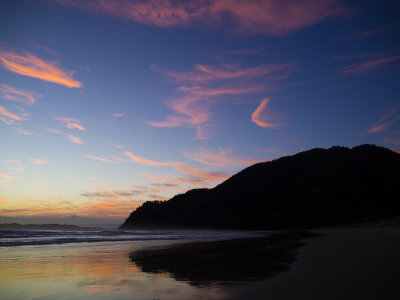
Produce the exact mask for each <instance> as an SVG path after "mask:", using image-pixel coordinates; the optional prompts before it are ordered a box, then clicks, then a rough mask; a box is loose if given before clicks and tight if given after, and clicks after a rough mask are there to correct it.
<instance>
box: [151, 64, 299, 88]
mask: <svg viewBox="0 0 400 300" xmlns="http://www.w3.org/2000/svg"><path fill="white" fill-rule="evenodd" d="M294 66H295V64H294V63H274V64H264V65H259V66H255V67H242V66H240V65H238V64H224V65H223V66H221V67H217V66H213V65H202V64H197V65H195V66H194V67H193V70H191V71H188V72H176V71H168V70H164V69H162V68H159V67H158V66H157V65H155V64H153V65H152V69H153V70H155V71H159V72H161V73H164V74H166V75H168V76H169V77H170V78H173V79H174V80H176V81H177V82H178V83H182V82H184V83H195V84H199V83H206V82H210V81H217V80H226V79H238V78H241V79H252V78H257V77H262V76H266V75H272V74H276V73H277V72H281V71H284V72H287V71H288V70H293V68H294Z"/></svg>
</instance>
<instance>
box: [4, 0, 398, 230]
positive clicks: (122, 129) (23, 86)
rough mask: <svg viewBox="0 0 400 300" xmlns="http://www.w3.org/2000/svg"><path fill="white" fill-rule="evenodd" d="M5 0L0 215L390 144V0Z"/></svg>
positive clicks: (33, 212) (79, 208) (105, 203)
mask: <svg viewBox="0 0 400 300" xmlns="http://www.w3.org/2000/svg"><path fill="white" fill-rule="evenodd" d="M3 2H4V1H3ZM3 2H2V3H1V4H0V24H1V26H0V32H1V40H0V76H1V80H0V135H1V140H2V143H1V151H0V216H4V217H31V218H36V219H37V220H39V219H40V218H43V217H57V218H66V217H69V216H78V217H82V218H83V217H97V218H107V219H112V220H114V221H115V222H116V223H118V222H120V221H122V220H123V219H124V218H125V217H127V216H128V215H129V213H130V212H131V211H132V210H133V209H134V208H135V207H137V206H138V205H140V204H141V203H143V201H147V200H165V199H168V198H171V197H172V196H173V195H175V194H177V193H182V192H184V191H186V190H188V189H190V188H198V187H213V186H215V185H216V184H218V183H220V182H222V181H223V180H224V179H226V178H228V177H229V176H230V175H232V174H234V173H236V172H237V171H239V170H241V169H243V168H245V167H246V166H249V165H251V164H253V163H255V162H259V161H266V160H271V159H274V158H278V157H280V156H284V155H290V154H294V153H296V152H299V151H303V150H307V149H311V148H314V147H324V148H326V147H330V146H333V145H342V146H348V147H352V146H356V145H359V144H363V143H373V144H378V145H382V146H385V147H388V148H390V149H393V150H395V151H400V121H399V120H400V99H399V91H400V84H399V78H400V77H399V70H400V38H399V37H400V34H399V28H400V27H399V25H400V24H399V22H400V21H399V18H398V15H399V11H400V10H399V8H400V5H399V4H398V3H396V1H385V2H379V1H338V0H328V1H314V0H302V1H285V2H284V3H283V2H281V1H274V0H266V1H261V2H260V1H244V0H219V1H164V0H159V1H155V0H154V1H129V0H117V1H99V0H93V1H72V0H54V1H51V0H48V1H47V0H46V1H28V0H27V1H22V0H18V1H8V2H4V3H3ZM30 220H32V219H30Z"/></svg>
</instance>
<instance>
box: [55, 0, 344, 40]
mask: <svg viewBox="0 0 400 300" xmlns="http://www.w3.org/2000/svg"><path fill="white" fill-rule="evenodd" d="M56 2H57V3H59V4H60V5H63V6H75V7H78V8H81V9H84V10H88V11H91V12H93V13H96V14H106V15H111V16H114V17H117V18H122V19H126V20H130V21H133V22H138V23H143V24H147V25H153V26H159V27H178V26H186V27H187V26H192V25H195V24H206V25H208V26H213V27H222V28H224V26H225V27H226V29H228V30H230V31H234V32H239V33H242V34H246V35H251V34H257V33H261V34H269V35H285V34H288V33H290V32H292V31H294V30H299V29H302V28H305V27H308V26H312V25H314V24H317V23H319V22H321V21H323V20H324V19H326V18H329V17H331V16H335V15H339V14H343V13H345V12H346V10H345V9H344V8H343V7H342V6H341V5H340V1H337V0H326V1H317V0H288V1H274V0H264V1H256V0H214V1H206V0H200V1H171V0H148V1H129V0H114V1H101V0H95V1H71V0H56ZM226 23H229V27H227V26H226V25H225V24H226Z"/></svg>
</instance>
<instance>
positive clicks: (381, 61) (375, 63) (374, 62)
mask: <svg viewBox="0 0 400 300" xmlns="http://www.w3.org/2000/svg"><path fill="white" fill-rule="evenodd" d="M399 59H400V55H392V56H388V57H383V58H378V59H371V60H367V61H364V62H361V63H356V64H352V65H349V66H346V67H344V68H342V70H341V73H342V74H363V73H366V72H368V71H371V70H373V69H378V68H381V67H384V66H388V65H389V63H392V62H394V61H396V60H399Z"/></svg>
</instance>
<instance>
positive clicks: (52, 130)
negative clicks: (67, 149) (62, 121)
mask: <svg viewBox="0 0 400 300" xmlns="http://www.w3.org/2000/svg"><path fill="white" fill-rule="evenodd" d="M47 130H48V131H50V132H52V133H55V134H63V132H62V131H60V130H57V129H53V128H47Z"/></svg>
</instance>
